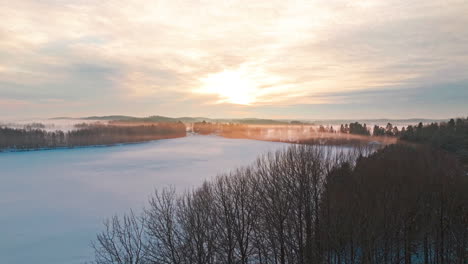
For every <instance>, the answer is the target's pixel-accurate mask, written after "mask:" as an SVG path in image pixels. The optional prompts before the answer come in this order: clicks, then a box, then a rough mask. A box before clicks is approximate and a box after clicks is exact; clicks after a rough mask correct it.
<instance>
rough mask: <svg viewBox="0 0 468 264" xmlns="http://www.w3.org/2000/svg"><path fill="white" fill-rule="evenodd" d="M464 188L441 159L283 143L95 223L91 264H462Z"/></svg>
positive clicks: (421, 151)
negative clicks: (101, 225) (226, 171)
mask: <svg viewBox="0 0 468 264" xmlns="http://www.w3.org/2000/svg"><path fill="white" fill-rule="evenodd" d="M467 189H468V181H467V176H466V175H465V174H464V173H463V171H462V170H461V169H460V167H459V165H458V164H457V160H456V159H454V158H452V157H451V156H449V155H448V154H446V153H445V152H440V151H434V150H432V149H427V148H415V147H409V146H403V145H392V146H388V147H385V148H383V149H381V150H379V151H377V152H375V153H363V152H362V151H361V152H359V153H356V152H353V151H347V152H343V151H337V150H336V149H333V148H331V147H320V146H311V145H294V146H291V147H289V148H288V149H287V150H284V151H281V152H276V153H270V154H268V155H265V156H263V157H261V158H259V159H258V160H257V162H256V163H255V164H254V165H253V166H250V167H246V168H243V169H238V170H236V171H235V172H233V173H231V174H230V175H223V176H219V177H217V178H216V179H215V180H213V181H210V182H206V183H204V184H203V185H202V186H201V187H199V188H197V189H195V190H193V191H188V192H185V193H183V194H177V193H176V192H175V191H174V190H173V189H169V190H168V189H165V190H162V191H157V192H156V193H155V194H154V195H153V197H152V198H151V199H150V201H149V207H148V208H147V209H146V210H144V212H143V213H142V214H141V215H138V216H136V215H135V214H133V213H130V214H128V215H125V216H124V217H123V218H119V217H113V218H112V219H110V220H108V221H106V223H105V226H106V229H105V230H104V231H103V232H101V233H100V234H98V236H97V240H96V241H95V242H94V243H93V247H94V249H95V254H96V255H95V262H96V263H98V264H110V263H121V264H123V263H125V264H130V263H134V264H137V263H140V264H146V263H158V264H159V263H167V264H185V263H187V264H214V263H223V264H234V263H241V264H248V263H259V264H260V263H275V264H277V263H279V264H285V263H294V264H296V263H298V264H308V263H318V264H320V263H327V264H358V263H359V264H370V263H376V264H377V263H379V264H381V263H382V264H423V263H424V264H451V263H453V264H464V263H467V261H468V255H467V253H468V252H467V248H468V229H467V227H468V196H467V195H468V192H466V190H467Z"/></svg>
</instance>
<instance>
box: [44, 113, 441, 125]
mask: <svg viewBox="0 0 468 264" xmlns="http://www.w3.org/2000/svg"><path fill="white" fill-rule="evenodd" d="M51 119H72V118H63V117H57V118H51ZM78 119H82V120H101V121H125V122H179V121H180V122H183V123H195V122H202V121H206V122H211V123H236V124H247V125H285V124H316V125H340V124H348V123H352V122H359V123H366V124H386V123H392V124H393V125H398V124H402V125H406V124H418V123H419V122H422V123H424V124H427V123H433V122H444V121H447V120H448V119H427V118H410V119H387V118H379V119H322V120H314V121H311V120H296V119H262V118H231V119H230V118H208V117H187V116H186V117H176V118H174V117H166V116H159V115H154V116H148V117H134V116H126V115H109V116H89V117H83V118H78Z"/></svg>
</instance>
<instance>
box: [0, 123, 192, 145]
mask: <svg viewBox="0 0 468 264" xmlns="http://www.w3.org/2000/svg"><path fill="white" fill-rule="evenodd" d="M184 136H186V130H185V125H184V124H182V123H180V122H179V123H157V124H151V125H138V126H117V125H104V124H91V125H89V124H80V125H78V129H77V130H71V131H68V132H63V131H46V130H42V129H33V128H25V129H15V128H8V127H0V150H5V149H16V150H23V149H41V148H58V147H75V146H92V145H112V144H118V143H132V142H142V141H149V140H156V139H165V138H175V137H184Z"/></svg>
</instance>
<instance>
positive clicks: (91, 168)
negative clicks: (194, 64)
mask: <svg viewBox="0 0 468 264" xmlns="http://www.w3.org/2000/svg"><path fill="white" fill-rule="evenodd" d="M284 147H286V145H285V144H283V143H274V142H263V141H253V140H242V139H239V140H237V139H225V138H221V137H216V136H189V137H186V138H179V139H169V140H160V141H153V142H149V143H142V144H133V145H123V146H114V147H95V148H92V147H90V148H80V149H60V150H44V151H31V152H16V153H0V234H1V235H0V263H8V264H23V263H25V264H26V263H27V264H29V263H35V264H69V263H70V264H74V263H84V262H85V261H87V260H91V257H92V255H93V251H92V249H91V247H90V242H91V241H92V240H93V239H94V238H95V236H96V233H97V232H99V231H101V230H102V229H103V225H102V222H103V220H104V219H105V218H107V217H110V216H112V215H114V214H121V213H123V212H127V211H128V210H129V209H131V208H132V209H136V210H141V208H142V207H143V206H145V205H146V201H147V198H148V197H149V195H151V193H152V192H153V191H154V189H155V188H162V187H164V186H175V187H176V188H177V190H184V189H186V188H191V187H194V186H198V185H199V184H200V183H201V182H202V181H203V180H205V179H210V178H212V177H214V176H216V174H219V173H223V172H228V171H229V170H231V169H234V168H236V167H238V166H242V165H248V164H250V163H252V162H253V161H254V160H255V158H256V157H257V156H258V155H260V154H262V153H265V152H267V151H270V150H277V149H282V148H284Z"/></svg>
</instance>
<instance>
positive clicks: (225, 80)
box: [199, 70, 257, 105]
mask: <svg viewBox="0 0 468 264" xmlns="http://www.w3.org/2000/svg"><path fill="white" fill-rule="evenodd" d="M201 81H202V87H201V89H200V90H199V92H201V93H207V94H216V95H218V96H219V98H220V100H219V101H218V102H219V103H231V104H240V105H250V104H252V103H254V102H255V100H256V96H255V94H256V92H257V85H256V84H255V82H254V81H253V80H251V79H250V78H249V77H248V76H246V74H244V73H242V72H240V71H232V70H225V71H222V72H219V73H215V74H211V75H209V76H208V77H206V78H203V79H201Z"/></svg>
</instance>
